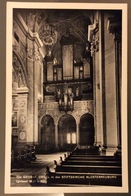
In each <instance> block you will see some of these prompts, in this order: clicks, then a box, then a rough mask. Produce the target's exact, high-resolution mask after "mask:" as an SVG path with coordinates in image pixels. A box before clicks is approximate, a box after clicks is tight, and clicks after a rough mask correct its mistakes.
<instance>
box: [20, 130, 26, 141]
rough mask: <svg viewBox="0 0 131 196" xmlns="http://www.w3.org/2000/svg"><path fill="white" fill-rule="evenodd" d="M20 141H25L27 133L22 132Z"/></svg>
mask: <svg viewBox="0 0 131 196" xmlns="http://www.w3.org/2000/svg"><path fill="white" fill-rule="evenodd" d="M20 139H21V140H24V139H25V132H23V131H21V132H20Z"/></svg>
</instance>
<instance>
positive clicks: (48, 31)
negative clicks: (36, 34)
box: [40, 23, 57, 46]
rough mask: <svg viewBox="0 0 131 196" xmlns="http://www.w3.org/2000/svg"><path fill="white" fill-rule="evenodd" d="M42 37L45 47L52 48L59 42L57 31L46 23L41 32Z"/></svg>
mask: <svg viewBox="0 0 131 196" xmlns="http://www.w3.org/2000/svg"><path fill="white" fill-rule="evenodd" d="M40 37H41V39H42V41H43V43H44V44H45V45H47V46H52V45H53V44H55V43H56V41H57V31H56V29H55V27H54V26H53V25H50V24H47V23H45V24H44V26H43V28H42V30H41V32H40Z"/></svg>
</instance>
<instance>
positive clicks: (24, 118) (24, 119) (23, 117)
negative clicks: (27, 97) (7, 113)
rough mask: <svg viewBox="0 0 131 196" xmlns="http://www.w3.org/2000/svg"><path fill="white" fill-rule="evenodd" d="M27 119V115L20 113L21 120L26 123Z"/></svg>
mask: <svg viewBox="0 0 131 196" xmlns="http://www.w3.org/2000/svg"><path fill="white" fill-rule="evenodd" d="M25 121H26V117H25V116H24V115H23V114H21V115H20V122H21V123H25Z"/></svg>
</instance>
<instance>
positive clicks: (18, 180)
mask: <svg viewBox="0 0 131 196" xmlns="http://www.w3.org/2000/svg"><path fill="white" fill-rule="evenodd" d="M36 156H37V159H36V161H32V162H31V163H28V164H26V165H23V166H22V167H20V168H16V169H12V172H11V186H13V187H29V186H47V185H46V176H45V171H46V166H48V167H49V168H50V171H54V160H56V161H57V162H59V160H60V156H62V157H63V158H64V152H63V153H55V154H49V155H36Z"/></svg>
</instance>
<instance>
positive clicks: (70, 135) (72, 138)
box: [67, 133, 76, 144]
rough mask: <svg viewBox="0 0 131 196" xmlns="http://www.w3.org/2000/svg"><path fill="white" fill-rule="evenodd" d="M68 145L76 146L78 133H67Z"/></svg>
mask: <svg viewBox="0 0 131 196" xmlns="http://www.w3.org/2000/svg"><path fill="white" fill-rule="evenodd" d="M67 144H76V133H67Z"/></svg>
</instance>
